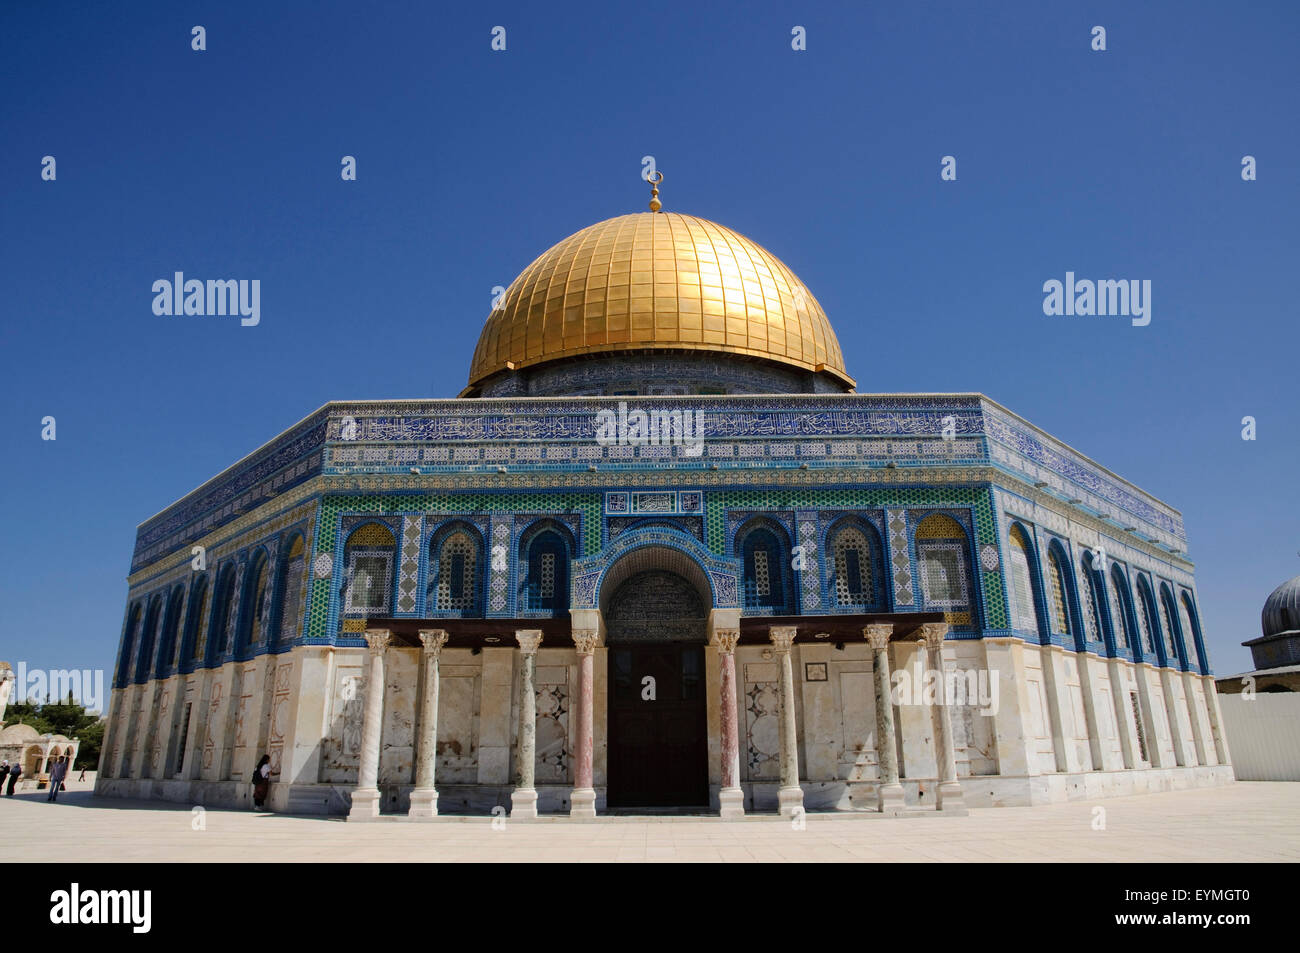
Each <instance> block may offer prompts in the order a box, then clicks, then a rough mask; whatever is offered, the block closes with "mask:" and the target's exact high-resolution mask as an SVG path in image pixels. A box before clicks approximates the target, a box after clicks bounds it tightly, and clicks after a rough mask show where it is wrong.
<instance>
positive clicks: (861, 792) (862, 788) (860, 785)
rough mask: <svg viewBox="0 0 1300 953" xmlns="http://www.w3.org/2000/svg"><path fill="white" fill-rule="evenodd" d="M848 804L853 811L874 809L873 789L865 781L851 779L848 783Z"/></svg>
mask: <svg viewBox="0 0 1300 953" xmlns="http://www.w3.org/2000/svg"><path fill="white" fill-rule="evenodd" d="M848 789H849V805H850V806H851V807H852V808H853V809H854V810H855V811H874V810H875V809H876V798H875V794H876V792H875V789H874V788H873V787H872V786H871V785H870V784H867V783H866V782H863V781H852V782H850V783H849V785H848Z"/></svg>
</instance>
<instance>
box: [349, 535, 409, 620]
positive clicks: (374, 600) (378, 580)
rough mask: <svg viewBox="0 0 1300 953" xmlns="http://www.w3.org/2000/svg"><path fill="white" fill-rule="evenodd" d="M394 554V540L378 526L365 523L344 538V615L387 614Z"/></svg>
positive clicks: (395, 548)
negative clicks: (345, 568)
mask: <svg viewBox="0 0 1300 953" xmlns="http://www.w3.org/2000/svg"><path fill="white" fill-rule="evenodd" d="M396 553H397V539H396V537H394V536H393V531H392V530H391V529H389V528H388V527H387V526H385V525H383V524H382V523H366V524H365V525H364V526H361V527H360V528H358V529H357V530H355V531H354V532H353V533H352V535H351V536H349V537H348V542H347V545H346V546H345V547H344V548H343V562H344V565H345V566H346V567H347V575H346V578H345V579H344V582H343V611H344V612H350V613H353V614H365V615H376V616H383V615H386V614H387V613H388V612H389V611H391V610H390V606H391V605H392V588H393V568H394V562H395V559H394V557H395V555H396Z"/></svg>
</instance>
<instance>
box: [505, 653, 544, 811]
mask: <svg viewBox="0 0 1300 953" xmlns="http://www.w3.org/2000/svg"><path fill="white" fill-rule="evenodd" d="M515 638H516V639H518V640H519V663H520V664H519V753H518V779H519V780H518V783H517V784H516V785H515V789H514V791H512V792H511V794H510V816H511V817H512V818H516V819H519V820H523V819H527V818H533V817H536V816H537V788H536V787H534V778H535V776H536V771H537V690H536V689H535V688H534V687H533V681H534V676H535V675H536V674H537V647H538V646H539V645H541V644H542V632H541V630H540V629H520V630H519V631H517V632H516V633H515Z"/></svg>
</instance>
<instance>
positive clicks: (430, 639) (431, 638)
mask: <svg viewBox="0 0 1300 953" xmlns="http://www.w3.org/2000/svg"><path fill="white" fill-rule="evenodd" d="M449 638H451V636H450V635H448V634H447V630H446V629H421V630H420V642H421V643H422V644H423V645H424V651H425V652H427V653H429V654H431V655H438V654H440V653H441V652H442V647H443V646H444V645H446V644H447V640H448V639H449Z"/></svg>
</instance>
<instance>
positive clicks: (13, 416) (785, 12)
mask: <svg viewBox="0 0 1300 953" xmlns="http://www.w3.org/2000/svg"><path fill="white" fill-rule="evenodd" d="M700 6H701V5H699V4H696V3H656V4H654V5H652V6H638V7H635V8H634V7H632V6H631V5H610V4H598V5H591V6H586V5H575V4H563V3H555V4H537V3H528V4H517V5H515V4H492V5H490V6H480V5H476V4H457V5H451V4H427V3H415V2H411V3H366V4H356V3H338V2H332V0H331V2H317V3H312V4H305V3H302V4H292V3H277V4H265V3H252V2H222V3H185V2H177V3H154V4H144V3H137V4H126V5H120V6H119V5H104V4H97V3H83V4H71V3H59V2H49V3H43V4H4V5H3V7H0V143H2V144H3V146H2V147H0V182H2V183H3V186H2V190H0V223H2V224H0V279H2V281H3V299H0V300H3V302H4V306H3V318H2V321H0V335H3V337H2V339H0V354H2V355H3V362H4V366H3V371H4V372H3V375H0V392H2V393H3V402H2V407H0V415H2V416H0V419H2V420H3V425H4V428H5V433H6V434H7V435H8V439H7V441H6V444H5V449H6V458H7V459H6V460H5V465H4V466H3V467H2V468H0V489H2V490H3V497H2V498H3V500H4V501H5V507H4V514H3V525H4V543H5V545H3V546H0V580H3V583H2V585H3V590H2V591H0V604H2V605H3V606H4V616H3V619H2V620H0V658H5V659H8V660H10V661H12V662H17V661H18V660H19V659H23V660H25V661H26V662H27V664H28V665H29V666H31V667H50V668H71V667H78V668H95V667H101V668H105V669H111V667H112V662H113V656H114V653H115V650H116V644H117V639H118V636H119V631H120V627H121V622H122V615H123V611H124V605H125V595H126V583H125V576H126V573H127V571H128V566H129V561H130V553H131V548H132V544H133V542H134V534H135V527H136V525H137V524H138V523H139V522H141V521H142V520H144V519H146V518H147V517H149V516H151V515H152V514H153V513H155V512H157V511H158V510H160V509H162V508H163V507H164V506H166V505H167V504H169V503H170V502H172V501H173V500H175V499H177V498H179V497H181V496H182V495H184V494H185V493H187V492H188V491H189V490H191V489H193V488H194V487H195V486H197V485H199V484H200V483H202V482H203V481H204V480H206V479H208V478H209V477H211V476H213V475H214V474H215V473H217V472H218V471H220V470H221V469H222V468H224V467H225V466H227V465H229V464H231V463H233V462H234V461H235V460H237V459H239V458H240V457H242V456H244V455H245V454H247V453H248V452H250V451H252V450H253V449H255V448H256V447H258V446H259V445H261V444H262V443H263V442H265V441H266V440H268V439H270V438H271V437H273V436H275V435H276V434H277V433H279V432H280V431H281V430H283V429H284V428H285V427H287V426H289V425H290V424H292V423H294V422H295V421H297V420H299V419H300V418H302V417H303V416H305V415H306V414H308V413H309V412H311V411H312V410H314V409H315V408H317V407H318V406H320V405H321V404H322V403H324V402H325V401H327V400H330V399H371V398H386V397H424V396H432V397H449V396H454V395H455V394H456V393H457V391H458V390H459V389H460V388H461V387H462V386H463V385H464V383H465V375H466V372H467V369H468V365H469V360H470V356H471V354H472V351H473V347H474V343H475V341H476V339H477V335H478V332H479V329H480V327H481V325H482V322H483V320H484V318H485V317H486V315H487V313H488V310H489V302H490V298H491V289H492V287H493V286H494V285H506V284H509V282H510V281H511V279H512V278H513V277H514V276H515V275H516V274H517V273H518V272H519V271H520V270H521V269H522V268H523V267H524V266H525V265H526V264H528V262H529V261H530V260H531V259H532V258H533V257H534V256H536V255H537V254H538V253H540V252H541V251H542V250H544V249H545V248H547V247H549V246H550V245H551V244H553V243H554V242H556V241H558V240H559V239H561V238H563V237H564V236H566V235H568V234H570V233H572V232H574V231H576V230H577V229H579V228H581V227H583V226H585V225H587V224H590V223H591V222H594V221H597V220H600V219H603V218H608V217H610V216H612V215H617V214H621V213H624V212H628V211H637V210H640V209H642V208H644V207H645V202H646V199H647V194H646V193H647V190H646V187H645V185H644V184H643V183H642V182H641V181H640V178H639V175H640V171H641V157H642V156H644V155H654V156H655V158H656V161H657V164H658V167H659V168H660V169H661V170H662V171H663V172H664V174H665V176H666V181H665V182H664V185H663V199H664V202H665V207H666V208H667V209H668V210H673V211H683V212H689V213H692V214H696V215H701V216H704V217H706V218H710V219H714V220H716V221H719V222H721V223H723V224H726V225H728V226H730V227H732V228H734V229H736V230H737V231H739V232H741V233H743V234H745V235H748V236H749V237H751V238H753V239H754V240H756V241H758V242H759V243H760V244H762V245H764V246H766V247H767V248H768V249H770V250H771V251H772V252H773V253H774V254H776V255H778V256H779V257H780V258H781V259H783V260H784V261H785V262H786V263H787V264H788V265H790V267H791V268H793V269H794V270H795V272H796V273H797V274H798V275H799V276H800V277H801V278H802V279H803V280H804V281H805V282H806V283H807V284H808V286H809V287H810V288H811V289H812V290H813V292H814V294H816V295H817V297H818V299H819V300H820V302H821V303H822V305H823V307H824V308H825V309H826V311H827V313H828V314H829V315H830V317H831V320H832V322H833V324H834V326H835V328H836V330H837V333H838V335H839V339H840V343H841V346H842V348H843V350H844V354H845V358H846V361H847V363H848V367H849V371H850V373H852V374H853V375H854V376H855V377H856V378H857V380H858V386H859V389H860V390H863V391H929V390H933V391H980V392H983V393H986V394H988V395H989V396H991V397H992V398H994V399H995V400H997V401H999V402H1001V403H1003V404H1005V405H1006V406H1008V407H1009V408H1011V409H1012V410H1014V411H1016V412H1017V413H1019V414H1021V415H1022V416H1024V417H1026V418H1028V419H1029V420H1030V421H1032V422H1033V423H1035V424H1037V425H1038V426H1040V427H1042V428H1044V429H1046V430H1047V431H1049V432H1050V433H1052V434H1054V435H1055V436H1057V437H1059V438H1060V439H1062V440H1064V441H1065V442H1067V443H1068V444H1070V445H1071V446H1073V447H1075V448H1077V449H1078V450H1080V451H1082V452H1084V453H1086V454H1088V455H1089V456H1091V457H1092V458H1093V459H1095V460H1097V461H1099V462H1100V463H1102V464H1103V465H1105V466H1107V467H1109V468H1110V469H1112V470H1114V471H1116V472H1118V473H1119V474H1121V475H1123V476H1124V477H1126V478H1128V479H1129V480H1131V481H1133V482H1134V483H1136V484H1137V485H1139V486H1141V487H1143V488H1144V489H1146V490H1148V491H1150V492H1151V493H1154V494H1155V495H1156V496H1158V497H1160V498H1162V499H1164V500H1166V501H1168V502H1169V503H1171V504H1172V505H1174V506H1176V507H1177V508H1179V509H1180V510H1181V511H1182V513H1183V516H1184V519H1185V522H1186V527H1187V532H1188V537H1189V554H1190V555H1191V557H1192V558H1193V559H1194V560H1195V562H1196V564H1197V580H1198V588H1199V591H1200V597H1201V608H1202V613H1203V618H1204V622H1205V628H1206V634H1207V640H1208V642H1209V648H1210V653H1211V659H1212V662H1213V664H1214V666H1215V669H1216V670H1217V671H1219V672H1222V673H1228V672H1235V671H1241V670H1243V669H1246V668H1248V667H1249V656H1248V653H1247V652H1246V650H1245V649H1242V648H1241V647H1240V646H1239V643H1240V642H1241V641H1242V640H1243V639H1246V638H1251V637H1253V636H1255V635H1257V634H1259V609H1260V606H1261V604H1262V602H1263V600H1264V598H1265V597H1266V596H1267V594H1268V593H1269V592H1270V591H1271V590H1272V589H1273V587H1274V586H1276V585H1277V584H1278V583H1280V582H1281V581H1283V580H1284V579H1287V578H1289V577H1291V576H1294V575H1296V574H1297V573H1300V507H1297V505H1296V486H1297V482H1298V480H1297V473H1300V467H1298V464H1300V449H1298V448H1300V425H1298V424H1297V419H1296V418H1297V414H1296V410H1297V396H1296V353H1297V340H1298V338H1300V332H1297V330H1296V324H1295V321H1296V298H1297V296H1296V288H1295V281H1296V276H1297V273H1298V269H1297V266H1296V262H1297V255H1298V253H1300V215H1297V212H1298V211H1300V176H1297V174H1296V157H1297V156H1300V133H1298V132H1297V124H1296V122H1295V117H1296V116H1297V115H1300V102H1298V100H1300V82H1298V80H1300V59H1298V58H1297V57H1296V56H1295V49H1296V47H1297V41H1298V39H1300V37H1298V36H1297V34H1298V33H1300V6H1298V5H1296V4H1295V3H1292V2H1289V0H1287V2H1272V3H1264V2H1260V3H1251V4H1245V5H1241V4H1228V3H1218V4H1210V3H1188V2H1178V3H1174V2H1164V3H1143V4H1139V5H1134V4H1129V3H1077V4H1076V3H1047V4H1044V3H1040V2H1024V3H996V4H993V3H987V4H971V3H966V2H959V3H890V4H881V3H871V4H862V3H853V4H812V3H782V4H769V3H745V4H739V3H717V4H709V5H707V8H706V9H701V8H700ZM195 24H201V25H203V26H204V27H205V28H206V30H207V50H206V51H205V52H194V51H192V50H191V49H190V30H191V27H192V26H194V25H195ZM1097 24H1100V25H1103V26H1105V27H1106V29H1107V47H1108V49H1107V50H1106V51H1105V52H1093V51H1092V50H1091V49H1090V31H1091V28H1092V27H1093V26H1094V25H1097ZM496 25H502V26H505V27H506V31H507V33H506V37H507V49H506V51H505V52H503V53H497V52H493V51H492V50H491V49H490V41H491V29H492V27H493V26H496ZM795 25H801V26H804V27H805V28H806V30H807V50H806V51H803V52H794V51H792V50H791V48H790V40H791V29H792V27H793V26H795ZM45 155H53V156H54V157H55V158H56V161H57V179H56V180H55V181H54V182H46V181H42V179H41V176H40V168H41V166H40V163H41V159H42V157H43V156H45ZM344 155H353V156H355V157H356V159H357V163H358V165H357V169H358V178H357V181H355V182H343V181H342V180H341V179H340V176H339V168H340V158H341V157H342V156H344ZM944 155H953V156H955V157H956V158H957V171H958V178H957V181H955V182H941V181H940V178H939V163H940V157H941V156H944ZM1244 155H1253V156H1255V157H1256V158H1257V161H1258V170H1259V171H1258V175H1259V178H1258V181H1255V182H1249V183H1248V182H1243V181H1242V179H1241V176H1240V168H1241V158H1242V156H1244ZM177 270H181V271H184V272H186V273H187V274H188V275H190V276H193V277H204V278H207V277H243V278H258V279H260V280H261V283H262V303H261V304H262V319H261V323H260V324H259V325H258V326H257V327H252V328H245V327H241V326H240V325H239V323H238V320H237V319H230V318H226V319H222V318H199V317H189V318H175V317H170V318H169V317H158V316H155V315H154V314H153V312H152V309H151V302H152V297H153V296H152V293H151V290H150V289H151V286H152V283H153V281H154V280H155V279H157V278H162V277H170V276H171V274H172V273H173V272H174V271H177ZM1067 270H1072V271H1074V272H1076V273H1077V274H1078V275H1079V276H1081V277H1094V278H1103V277H1107V278H1108V277H1117V278H1140V279H1149V280H1151V282H1152V287H1153V291H1152V321H1151V324H1150V325H1149V326H1147V327H1144V328H1135V327H1132V326H1131V325H1130V323H1129V322H1128V321H1127V320H1126V319H1122V318H1113V317H1112V318H1100V317H1090V318H1083V317H1072V318H1065V317H1046V316H1044V314H1043V312H1042V299H1043V294H1042V291H1041V288H1042V284H1043V282H1044V281H1046V280H1048V279H1049V278H1054V277H1055V278H1058V279H1059V278H1063V277H1064V274H1065V272H1066V271H1067ZM46 415H52V416H54V417H55V418H56V419H57V422H58V423H57V427H58V431H57V433H58V439H57V440H56V441H53V442H48V441H42V440H41V439H40V431H41V425H40V421H41V418H42V417H44V416H46ZM1245 415H1252V416H1254V417H1255V418H1256V419H1257V422H1258V424H1257V425H1258V439H1257V440H1255V441H1253V442H1248V441H1243V440H1242V439H1241V419H1242V417H1243V416H1245Z"/></svg>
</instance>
